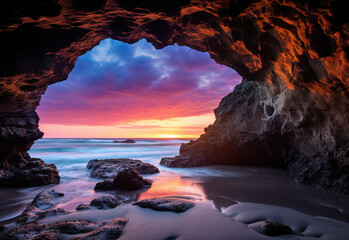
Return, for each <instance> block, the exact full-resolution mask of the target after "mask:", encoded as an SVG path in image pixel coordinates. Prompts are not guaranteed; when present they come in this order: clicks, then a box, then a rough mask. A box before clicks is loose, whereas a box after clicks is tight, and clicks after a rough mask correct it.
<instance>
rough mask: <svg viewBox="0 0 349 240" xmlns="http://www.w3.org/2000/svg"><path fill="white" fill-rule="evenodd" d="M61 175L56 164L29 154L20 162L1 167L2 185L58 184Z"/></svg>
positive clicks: (0, 180)
mask: <svg viewBox="0 0 349 240" xmlns="http://www.w3.org/2000/svg"><path fill="white" fill-rule="evenodd" d="M59 181H60V177H59V174H58V171H57V168H56V166H55V165H54V164H47V163H45V162H44V161H42V160H41V159H39V158H30V157H29V156H28V157H27V158H25V159H23V160H19V161H18V162H10V163H9V165H8V166H7V168H6V169H1V168H0V186H7V187H29V186H41V185H47V184H58V183H59Z"/></svg>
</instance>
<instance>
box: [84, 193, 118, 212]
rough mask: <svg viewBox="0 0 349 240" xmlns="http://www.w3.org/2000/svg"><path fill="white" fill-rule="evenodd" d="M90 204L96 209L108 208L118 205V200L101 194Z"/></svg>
mask: <svg viewBox="0 0 349 240" xmlns="http://www.w3.org/2000/svg"><path fill="white" fill-rule="evenodd" d="M90 205H91V206H92V207H96V208H98V209H110V208H116V207H117V206H119V205H120V202H118V201H117V200H116V199H115V198H113V197H111V196H102V197H98V198H95V199H93V200H92V201H91V203H90Z"/></svg>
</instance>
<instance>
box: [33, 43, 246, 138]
mask: <svg viewBox="0 0 349 240" xmlns="http://www.w3.org/2000/svg"><path fill="white" fill-rule="evenodd" d="M240 82H241V77H240V76H239V74H238V73H236V72H235V71H234V70H232V69H231V68H229V67H226V66H223V65H219V64H217V63H216V62H215V61H214V60H212V59H211V58H210V57H209V54H208V53H203V52H198V51H196V50H193V49H190V48H188V47H180V46H178V45H177V44H175V45H172V46H167V47H165V48H163V49H155V48H154V47H153V46H152V45H151V44H150V43H148V42H146V41H145V40H140V41H138V42H137V43H133V44H127V43H123V42H120V41H117V40H112V39H105V40H103V41H101V43H100V44H99V45H98V46H96V47H94V48H93V49H92V50H91V51H89V52H87V53H86V54H84V55H82V56H80V57H79V58H78V60H77V62H76V64H75V67H74V69H73V70H72V72H71V73H70V74H69V76H68V78H67V80H65V81H62V82H58V83H55V84H53V85H51V86H49V88H48V90H47V91H46V93H45V94H44V95H43V96H42V99H41V104H40V106H39V107H38V108H37V112H38V115H39V117H40V123H39V124H40V125H39V127H40V129H41V130H42V131H43V132H44V133H45V137H51V138H52V137H54V138H57V137H59V138H64V137H66V138H67V137H68V138H69V137H75V138H76V137H78V138H79V137H80V138H86V137H91V138H96V137H99V138H103V137H104V138H197V137H199V135H200V134H201V133H203V129H204V128H205V127H206V126H208V125H209V124H212V123H213V122H214V120H215V119H214V114H213V109H215V108H216V107H217V106H218V104H219V101H220V99H221V98H222V97H224V96H225V95H227V94H228V93H230V92H232V90H233V89H234V87H235V86H236V85H237V84H239V83H240Z"/></svg>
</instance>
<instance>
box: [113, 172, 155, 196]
mask: <svg viewBox="0 0 349 240" xmlns="http://www.w3.org/2000/svg"><path fill="white" fill-rule="evenodd" d="M151 184H152V181H151V180H150V179H147V178H143V177H142V176H141V175H139V173H138V172H137V171H136V170H135V169H134V168H126V169H124V170H122V171H121V172H119V173H118V175H116V176H115V178H114V180H113V185H114V187H115V188H117V189H122V190H131V191H132V190H139V189H141V188H144V187H150V186H151Z"/></svg>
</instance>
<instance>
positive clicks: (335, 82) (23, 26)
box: [0, 0, 349, 192]
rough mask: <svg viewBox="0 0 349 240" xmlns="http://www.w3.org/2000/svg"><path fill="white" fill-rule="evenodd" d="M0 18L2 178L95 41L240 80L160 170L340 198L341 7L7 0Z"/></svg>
mask: <svg viewBox="0 0 349 240" xmlns="http://www.w3.org/2000/svg"><path fill="white" fill-rule="evenodd" d="M0 13H1V14H0V16H1V17H0V39H1V42H2V46H3V47H2V48H1V50H0V52H1V56H2V57H1V60H0V61H1V64H0V165H1V169H8V166H10V165H12V164H13V163H14V162H16V161H25V160H24V159H23V158H22V157H21V156H23V155H25V152H26V151H27V150H28V149H29V148H30V146H31V145H32V144H33V142H34V141H35V140H36V139H39V138H41V137H42V132H40V130H39V129H38V117H37V115H36V113H35V109H36V107H37V106H38V104H39V102H40V96H41V95H42V94H44V92H45V90H46V88H47V86H48V85H49V84H53V83H55V82H58V81H62V80H65V79H66V78H67V76H68V74H69V72H70V71H71V70H72V68H73V67H74V63H75V61H76V60H77V57H78V56H80V55H82V54H84V53H85V52H86V51H88V50H90V49H92V48H93V47H94V46H96V45H97V44H98V43H99V42H100V41H101V40H102V39H105V38H112V39H116V40H120V41H123V42H127V43H134V42H136V41H138V40H139V39H142V38H145V39H147V41H149V42H151V43H152V44H153V45H154V46H155V47H156V48H162V47H165V46H167V45H171V44H174V43H177V44H179V45H185V46H188V47H191V48H193V49H196V50H199V51H206V52H209V53H210V56H211V57H212V58H213V59H214V60H216V61H217V63H220V64H224V65H227V66H229V67H232V68H234V69H235V70H236V71H237V72H238V73H239V74H240V75H241V76H242V77H243V78H244V79H245V80H244V82H243V83H242V84H241V85H240V86H239V87H237V88H236V90H235V91H234V92H233V93H231V94H229V95H228V96H226V97H225V98H224V99H223V100H222V102H221V103H220V105H219V107H218V108H217V109H216V110H215V114H216V118H217V120H216V122H215V123H214V124H213V125H212V126H210V127H208V128H207V129H206V133H205V134H204V135H203V136H201V137H200V139H199V140H197V141H194V142H191V143H188V144H185V145H183V146H182V147H181V152H180V153H181V155H180V156H179V157H177V158H176V159H174V161H175V162H173V163H171V160H170V159H167V160H166V162H167V163H166V164H167V165H181V166H184V165H203V164H216V163H229V164H256V163H258V164H261V165H265V164H268V165H270V164H272V165H275V164H276V165H278V166H284V167H286V168H287V169H288V171H289V174H290V176H291V177H293V178H294V179H296V180H297V181H301V182H306V183H311V184H315V185H318V186H320V187H324V188H330V189H334V190H338V191H342V192H348V191H349V190H348V188H349V177H348V172H349V170H348V165H349V152H348V149H349V146H348V144H349V143H348V142H349V134H348V133H349V127H348V126H349V124H348V122H349V114H348V112H349V109H348V108H349V107H348V106H349V104H348V103H349V92H348V86H349V71H348V49H349V47H348V42H347V39H348V27H349V25H348V15H347V13H346V7H345V1H341V0H319V1H313V0H305V1H299V0H248V1H247V0H230V1H227V0H218V1H205V0H204V1H201V0H179V1H170V0H169V1H166V0H162V1H159V0H154V1H139V0H127V1H126V0H98V1H93V2H83V1H78V0H63V1H58V0H46V1H41V0H40V1H35V3H34V2H27V1H22V0H16V1H7V2H6V3H3V5H2V7H1V10H0ZM176 162H193V163H190V164H186V163H185V164H184V165H182V164H177V163H176ZM0 174H1V173H0Z"/></svg>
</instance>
